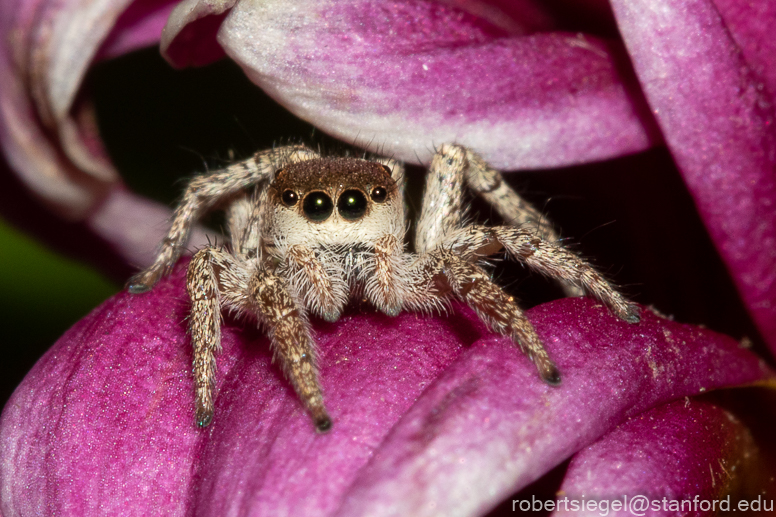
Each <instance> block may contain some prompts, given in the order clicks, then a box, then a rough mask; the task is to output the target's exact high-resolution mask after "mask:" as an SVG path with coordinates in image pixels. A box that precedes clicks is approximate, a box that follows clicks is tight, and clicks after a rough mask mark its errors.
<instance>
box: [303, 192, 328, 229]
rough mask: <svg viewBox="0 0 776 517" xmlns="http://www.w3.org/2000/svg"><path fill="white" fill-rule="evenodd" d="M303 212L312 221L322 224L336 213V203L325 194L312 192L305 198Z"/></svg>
mask: <svg viewBox="0 0 776 517" xmlns="http://www.w3.org/2000/svg"><path fill="white" fill-rule="evenodd" d="M302 210H304V215H306V216H307V218H308V219H310V220H311V221H316V222H321V221H325V220H326V219H328V218H329V216H330V215H331V213H332V212H333V211H334V203H333V202H332V200H331V198H330V197H329V196H328V195H327V194H326V193H325V192H310V193H309V194H307V196H305V198H304V203H303V204H302Z"/></svg>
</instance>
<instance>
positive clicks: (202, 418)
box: [197, 410, 213, 428]
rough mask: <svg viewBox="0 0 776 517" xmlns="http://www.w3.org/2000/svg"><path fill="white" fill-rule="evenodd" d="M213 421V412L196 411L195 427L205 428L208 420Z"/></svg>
mask: <svg viewBox="0 0 776 517" xmlns="http://www.w3.org/2000/svg"><path fill="white" fill-rule="evenodd" d="M212 421H213V412H212V411H205V410H201V411H197V427H202V428H205V427H207V426H209V425H210V422H212Z"/></svg>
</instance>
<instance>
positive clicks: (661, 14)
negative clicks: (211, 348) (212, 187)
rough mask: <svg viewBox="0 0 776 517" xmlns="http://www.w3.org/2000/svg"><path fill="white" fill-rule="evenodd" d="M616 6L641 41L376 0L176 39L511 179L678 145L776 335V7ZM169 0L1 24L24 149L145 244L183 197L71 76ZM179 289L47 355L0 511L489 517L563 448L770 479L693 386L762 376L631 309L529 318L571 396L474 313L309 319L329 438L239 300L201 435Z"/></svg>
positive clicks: (38, 171)
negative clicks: (123, 159) (106, 124)
mask: <svg viewBox="0 0 776 517" xmlns="http://www.w3.org/2000/svg"><path fill="white" fill-rule="evenodd" d="M611 4H612V9H613V12H614V16H615V18H616V21H617V25H618V28H619V31H620V34H621V35H622V42H620V41H619V40H613V39H606V38H600V37H596V36H593V35H590V34H581V33H578V34H570V33H564V32H559V31H557V30H556V29H557V27H556V25H555V23H556V18H557V17H556V16H555V15H556V14H557V13H553V12H549V11H548V10H547V8H546V7H544V6H543V3H536V4H534V3H532V2H530V1H523V2H515V3H512V2H492V3H477V2H423V1H405V2H384V1H360V0H359V1H356V0H352V1H348V2H343V1H337V2H332V1H316V2H313V1H312V0H300V1H294V2H289V1H279V0H275V1H264V2H249V1H241V2H238V1H236V0H232V1H223V2H216V1H210V2H207V1H184V2H182V3H180V4H179V5H178V6H177V7H176V8H175V10H174V11H172V14H171V17H170V20H169V22H167V26H166V28H165V30H164V32H163V33H162V34H161V41H162V47H163V51H164V52H165V55H166V56H167V58H168V59H169V60H170V61H171V62H172V63H173V64H175V65H178V66H184V65H189V64H197V65H198V64H203V63H207V62H209V61H212V60H214V59H216V58H218V57H220V56H222V55H223V54H224V53H225V54H226V55H228V56H229V57H231V58H232V59H233V60H235V61H236V62H237V63H239V64H240V66H242V67H243V69H244V70H245V72H246V74H247V75H248V76H249V77H250V78H251V80H253V81H254V82H255V83H256V84H258V85H259V86H261V87H262V88H263V89H264V90H265V91H266V92H268V93H269V94H270V95H271V96H273V97H274V98H275V99H276V100H278V101H279V102H280V103H282V104H283V105H285V106H286V107H288V108H289V109H290V110H291V111H292V112H294V113H295V114H297V115H299V116H300V117H302V118H304V119H306V120H309V121H311V122H312V123H314V124H315V125H316V126H318V127H320V128H321V129H323V130H324V131H326V132H328V133H331V134H333V135H335V136H338V137H341V138H343V139H344V140H347V141H353V142H356V143H358V144H359V145H362V146H364V147H367V148H371V149H372V150H376V151H380V152H383V153H387V154H391V155H393V156H396V157H398V158H401V159H404V160H407V161H410V162H414V161H418V160H419V161H426V160H427V159H428V157H429V156H430V153H431V152H432V149H433V147H434V146H435V145H439V144H441V143H444V142H450V141H455V142H457V143H461V144H465V145H468V146H471V147H473V148H475V149H476V150H477V151H479V152H480V153H482V154H483V155H484V157H485V158H486V159H487V160H489V161H490V162H491V163H492V164H494V165H495V166H497V167H499V168H502V169H508V170H509V169H531V168H549V167H556V166H563V165H569V164H576V163H583V162H589V161H595V160H603V159H607V158H612V157H616V156H621V155H624V154H630V153H636V152H639V151H643V150H645V149H647V148H649V147H652V146H655V145H659V144H661V143H665V144H666V145H667V146H668V148H669V149H670V151H671V153H672V155H673V157H674V159H675V161H676V163H677V165H678V167H679V169H680V171H681V172H682V174H683V177H684V179H685V181H686V183H687V185H688V188H689V189H690V191H691V193H692V195H693V197H694V199H695V201H696V204H697V206H698V210H699V212H700V214H701V217H702V218H703V221H704V223H705V224H706V226H707V228H708V230H709V233H710V235H711V237H712V239H713V240H714V243H715V245H716V246H717V248H718V250H719V252H720V254H721V255H722V257H723V259H724V261H725V263H726V265H727V267H728V268H729V271H730V273H731V275H732V277H733V278H734V280H735V282H736V285H737V287H738V289H739V291H740V293H741V295H742V297H743V299H744V301H745V303H746V305H747V307H748V309H749V311H750V314H751V315H752V317H753V319H754V320H755V322H756V323H757V325H758V327H759V330H760V332H761V333H762V335H763V337H764V338H765V340H766V341H767V342H768V343H769V344H770V346H771V347H772V349H774V350H776V242H774V232H776V229H775V228H776V224H774V223H776V220H775V219H776V215H775V214H776V183H775V182H776V180H775V179H774V178H775V177H776V176H775V175H774V172H776V167H775V166H774V165H775V164H776V145H775V144H776V141H774V138H775V136H774V131H775V129H774V116H773V114H774V108H773V95H774V92H776V67H775V66H773V65H774V56H776V48H775V47H776V43H774V42H773V40H772V38H771V37H770V35H771V34H772V32H773V29H774V28H776V7H775V6H773V5H771V3H768V2H760V3H754V4H756V5H748V4H747V5H741V3H740V2H733V1H731V0H715V1H714V2H712V1H711V0H693V1H690V0H686V1H679V0H652V1H646V0H636V1H634V0H627V1H621V0H612V2H611ZM572 6H573V3H569V4H568V6H567V7H572ZM172 7H173V5H172V3H170V2H154V1H151V0H144V1H136V2H134V3H130V2H106V3H93V4H83V3H76V2H45V1H41V0H38V1H35V2H33V1H21V0H17V1H6V2H4V3H3V5H2V17H0V20H2V22H1V24H2V25H0V32H2V34H3V36H4V37H3V38H2V39H1V40H0V50H2V52H0V82H1V83H0V143H2V146H3V149H4V151H5V156H6V159H7V161H8V165H9V166H10V169H11V170H13V171H14V172H15V173H16V174H17V175H18V176H19V178H21V180H22V182H23V183H24V184H25V185H27V187H28V188H30V189H31V190H32V191H33V192H34V193H35V194H36V195H37V196H38V197H39V198H41V199H42V200H43V201H44V202H45V203H46V204H47V205H49V206H50V207H52V208H53V209H54V210H56V211H57V212H58V213H60V214H62V215H63V216H66V217H71V218H76V219H80V220H83V221H84V222H85V223H86V225H87V226H88V227H89V228H90V229H91V230H92V231H94V232H95V233H97V234H98V235H100V236H101V237H103V238H105V239H106V240H108V241H109V242H110V243H112V244H113V245H114V246H116V247H117V248H118V249H119V250H120V253H121V254H122V255H123V256H124V257H126V258H127V259H128V260H130V261H131V262H134V263H135V264H146V263H147V262H148V259H149V256H150V253H151V252H152V251H153V249H152V248H151V247H150V246H148V243H149V242H154V241H155V236H154V235H155V234H157V233H158V232H159V231H160V230H162V227H161V225H160V221H163V220H164V219H165V218H166V217H167V216H168V214H169V212H168V211H167V210H166V209H164V208H162V207H160V206H156V205H153V204H152V203H151V202H149V201H148V200H145V199H142V198H140V197H138V196H136V195H134V194H131V193H129V192H128V191H127V190H126V189H125V188H124V187H123V186H122V183H121V180H120V177H119V175H118V173H117V172H116V171H115V170H114V169H113V167H112V165H111V164H110V162H109V160H108V159H107V157H106V155H105V153H104V151H103V150H102V147H101V142H100V139H99V135H98V134H97V133H96V131H95V129H94V128H95V126H94V124H93V120H92V118H91V117H92V113H91V109H90V106H89V104H88V102H87V99H86V98H85V97H84V96H83V95H79V87H80V84H81V81H82V80H83V77H84V74H85V72H86V70H87V68H88V66H89V65H90V64H91V63H93V62H95V61H97V60H100V59H103V58H107V57H111V56H115V55H119V54H121V53H124V52H127V51H129V50H131V49H134V48H138V47H140V46H143V45H146V44H150V43H153V42H155V41H157V40H158V39H159V38H160V32H161V27H162V25H163V24H164V23H165V20H166V19H167V16H168V14H169V13H170V11H171V9H172ZM576 7H578V6H576ZM587 8H589V9H591V10H592V11H593V12H599V13H606V12H607V9H608V7H606V6H603V4H602V3H600V2H589V5H587ZM623 42H624V45H623ZM628 63H630V64H631V65H632V70H633V71H635V73H634V72H632V71H631V68H630V66H631V65H629V64H628ZM127 214H129V215H130V217H131V218H128V217H127ZM183 293H184V290H183V283H182V271H181V269H180V268H179V269H178V270H176V272H175V273H174V275H173V276H172V278H170V279H168V280H166V281H164V282H163V283H162V284H160V285H159V286H158V287H157V288H156V289H155V290H154V291H153V292H152V293H151V294H148V295H144V296H142V297H132V296H129V295H127V294H120V295H118V296H117V297H114V298H113V299H111V300H109V301H108V302H106V303H105V304H104V305H103V306H101V307H100V308H98V309H96V310H95V311H94V312H93V313H92V314H91V315H90V316H88V317H87V318H85V319H84V320H82V321H81V322H80V323H78V324H77V325H76V326H75V327H74V328H73V329H71V330H70V331H69V332H68V333H67V334H66V335H65V336H63V338H62V339H61V340H60V341H59V342H58V343H57V344H56V345H55V346H54V347H53V348H52V349H51V350H50V351H49V352H48V354H47V355H46V356H45V357H44V358H43V359H42V360H41V361H40V362H39V363H38V365H37V366H36V367H35V368H34V370H33V371H32V372H31V373H30V374H29V375H28V377H27V378H26V379H25V381H24V383H23V384H22V385H21V386H20V387H19V389H18V390H17V391H16V393H15V394H14V396H13V398H12V400H11V401H10V402H9V403H8V405H7V406H6V408H5V410H4V412H3V416H2V420H0V458H2V463H0V512H2V515H5V516H6V517H8V516H10V515H32V514H64V515H96V514H101V515H102V514H116V515H147V514H148V513H149V512H153V513H158V514H165V515H166V514H170V515H176V514H193V513H197V514H207V515H232V514H245V515H254V514H272V515H276V514H277V515H299V514H306V513H311V512H313V511H314V512H316V514H324V515H396V514H401V515H405V514H413V515H415V514H418V515H438V514H443V515H481V514H483V513H485V512H487V511H488V510H490V509H491V508H493V507H494V506H495V505H497V504H498V503H499V502H500V501H502V500H504V499H505V498H506V497H508V496H509V495H510V494H512V493H514V492H516V491H517V490H519V489H521V488H523V487H525V486H527V485H529V484H530V483H531V482H533V481H535V480H537V479H539V478H541V477H542V476H543V475H544V474H545V473H547V472H548V471H549V470H550V469H552V468H553V467H555V466H556V465H558V464H561V463H562V462H563V461H565V460H566V459H568V458H571V457H573V459H572V460H571V463H570V464H569V467H568V471H567V472H566V476H565V478H564V481H563V483H562V485H561V490H562V491H563V492H564V493H565V494H567V495H568V496H574V497H582V496H594V497H601V496H602V495H609V496H618V497H619V496H625V495H636V494H644V493H648V495H649V496H650V497H655V498H662V497H667V498H672V497H674V498H681V497H684V496H687V495H688V494H690V495H694V494H698V495H702V496H704V497H707V498H709V499H713V498H714V497H721V496H722V495H724V494H726V493H730V492H731V491H735V490H736V489H737V487H740V486H741V484H743V485H746V486H748V487H750V488H751V487H759V485H757V484H756V483H755V482H750V481H748V479H747V478H746V477H745V476H746V475H749V474H751V473H752V472H758V469H759V468H760V467H761V465H759V464H758V462H757V461H755V460H754V459H753V458H755V459H756V458H757V457H758V455H759V452H758V445H757V444H756V443H755V441H754V439H753V438H752V435H751V433H750V431H749V430H748V429H747V427H746V426H744V425H743V424H741V423H740V422H738V421H736V420H735V419H734V418H733V417H732V416H731V415H730V414H729V413H727V412H726V411H725V410H723V409H721V408H720V407H719V406H717V405H712V404H711V403H709V402H708V401H703V400H696V399H694V398H693V399H689V398H687V399H685V397H690V396H694V395H698V394H700V393H702V392H705V391H708V390H713V389H716V388H723V387H728V386H737V385H750V384H754V383H760V384H767V385H769V386H773V382H774V381H773V374H772V373H771V372H770V370H768V368H767V367H766V366H764V364H763V363H762V361H761V360H759V359H758V358H757V357H756V356H754V355H753V354H752V353H751V352H750V351H748V350H746V349H743V348H742V347H740V346H739V344H738V343H737V342H735V341H734V340H732V339H730V338H727V337H724V336H721V335H719V334H715V333H713V332H711V331H707V330H703V329H701V328H698V327H691V326H686V325H682V324H679V323H675V322H672V321H669V320H667V319H663V318H661V317H659V316H656V315H655V314H653V313H651V312H650V311H648V310H646V309H645V310H644V320H643V321H642V323H640V324H639V325H636V326H631V325H628V324H625V323H622V322H620V321H618V320H616V319H615V318H613V317H612V316H611V315H610V314H609V313H608V312H607V311H606V310H605V309H604V308H602V307H601V306H599V305H597V304H596V303H595V302H593V301H592V300H589V299H565V300H559V301H556V302H552V303H549V304H544V305H541V306H538V307H536V308H534V309H533V310H531V311H529V316H530V318H531V320H532V322H533V323H534V325H535V326H536V328H537V330H538V332H539V334H540V335H541V336H542V338H543V339H544V340H545V343H546V344H547V347H548V349H549V351H550V353H551V354H552V355H553V357H554V358H555V359H556V361H557V363H558V365H559V367H560V368H561V369H562V371H563V373H564V381H563V386H562V387H561V388H550V387H548V386H546V385H544V384H542V383H541V382H539V381H538V379H537V378H536V374H535V372H534V371H533V369H532V368H531V365H530V363H529V362H528V361H527V359H525V358H524V357H522V356H521V355H520V354H519V353H518V352H517V350H516V349H515V348H514V346H513V345H511V344H510V343H509V342H508V341H507V340H505V339H503V338H499V337H496V336H493V335H491V334H489V333H488V332H487V331H486V330H485V329H484V327H483V326H482V324H480V323H479V322H478V320H477V319H476V318H475V317H474V316H473V314H472V313H471V312H470V311H469V310H468V309H466V308H464V307H456V308H455V314H454V316H451V317H435V318H419V317H416V316H414V315H407V314H404V315H401V316H400V317H398V318H395V319H389V318H385V317H383V316H379V315H377V314H374V313H372V312H371V311H368V310H367V311H364V312H363V313H358V314H356V313H351V314H350V315H349V316H347V317H346V318H344V319H343V320H342V321H340V322H338V323H337V324H333V325H329V324H326V325H324V324H319V325H318V326H317V327H316V332H317V336H318V341H319V344H320V350H321V367H322V382H323V387H324V390H325V394H326V398H327V403H328V407H329V409H330V411H331V413H332V416H333V418H334V420H335V428H334V430H333V432H332V433H331V434H329V435H325V436H321V435H316V434H315V433H314V432H313V431H312V427H311V425H310V422H309V419H308V417H307V415H306V414H305V413H304V411H303V410H302V408H301V406H300V404H299V402H298V401H297V400H296V397H295V396H294V395H293V393H292V391H291V389H290V388H289V386H288V385H287V383H286V382H285V381H284V380H283V378H282V375H281V373H280V372H279V370H278V369H277V368H276V367H275V366H273V365H271V364H270V363H271V360H270V359H271V357H270V353H269V352H268V347H267V341H266V339H264V338H263V337H262V336H261V334H260V333H259V332H258V331H255V330H253V325H252V324H249V323H244V324H235V322H232V321H229V320H227V321H228V325H227V327H226V329H225V331H224V353H223V354H221V356H220V357H219V384H218V386H217V391H218V396H217V399H216V417H215V420H214V423H213V425H212V426H211V427H210V428H208V429H207V430H205V431H202V430H198V429H196V428H195V426H194V419H193V410H192V404H193V394H192V380H191V378H190V373H189V370H190V362H191V359H190V351H189V345H188V341H187V337H186V333H185V321H184V320H185V317H186V311H187V304H186V302H185V297H184V295H183ZM618 426H619V427H618ZM709 428H711V429H714V430H715V432H714V433H711V434H709V433H708V432H705V430H706V429H709ZM707 465H708V466H709V467H707ZM718 466H719V468H718ZM733 467H735V468H733ZM708 470H710V475H707V474H708V472H707V471H708ZM731 472H732V474H731ZM723 474H724V475H723ZM725 475H727V477H726V476H725ZM753 479H755V480H759V479H767V475H766V476H764V477H763V476H760V477H758V476H754V477H753ZM738 493H739V494H743V493H746V492H738ZM195 510H196V511H195ZM558 511H559V512H560V513H568V512H567V510H566V509H562V508H558ZM571 513H575V512H571ZM576 513H578V512H576ZM615 513H616V512H615ZM700 513H702V511H701V512H700ZM668 514H671V510H670V509H669V510H657V511H654V512H653V513H652V514H651V515H668Z"/></svg>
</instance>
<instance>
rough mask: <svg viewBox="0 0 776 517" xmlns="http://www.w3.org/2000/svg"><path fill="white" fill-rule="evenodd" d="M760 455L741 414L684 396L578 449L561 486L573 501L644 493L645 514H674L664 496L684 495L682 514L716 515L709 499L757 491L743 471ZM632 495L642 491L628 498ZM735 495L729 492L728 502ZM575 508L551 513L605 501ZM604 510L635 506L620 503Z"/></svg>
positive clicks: (678, 497)
mask: <svg viewBox="0 0 776 517" xmlns="http://www.w3.org/2000/svg"><path fill="white" fill-rule="evenodd" d="M712 430H713V431H712ZM759 461H760V457H759V451H758V449H757V446H756V445H755V443H754V440H753V438H752V435H751V434H750V432H749V430H748V429H747V428H746V427H745V426H744V425H743V424H742V423H741V422H740V421H738V420H737V419H736V418H735V417H734V416H733V415H731V414H730V413H728V412H727V411H725V410H723V409H720V408H719V407H717V406H714V405H713V404H710V403H708V402H698V401H690V400H689V399H688V400H687V401H683V400H682V401H676V402H672V403H670V404H667V405H665V406H661V407H659V408H657V409H653V410H651V411H648V412H645V413H643V414H641V415H639V416H637V417H635V418H632V419H630V420H628V421H627V422H625V423H624V424H622V425H621V426H620V427H618V428H617V429H615V430H614V431H612V432H611V433H609V434H608V435H607V436H606V437H604V438H602V439H601V440H599V441H598V442H596V443H594V444H593V445H591V446H590V447H587V448H586V449H583V450H582V451H580V452H579V453H578V454H577V455H576V456H575V457H574V459H573V460H572V461H571V464H570V465H569V468H568V470H567V471H566V476H565V478H564V480H563V484H562V485H561V487H560V490H559V493H561V494H563V496H564V497H567V498H569V499H574V500H576V501H577V502H578V503H577V505H579V501H580V500H582V499H583V498H585V499H587V500H604V501H607V502H608V503H609V507H610V508H611V501H614V500H615V499H617V500H619V501H621V503H624V504H626V505H627V504H628V501H631V503H630V504H631V505H633V504H636V505H638V504H642V502H644V501H646V502H648V504H649V506H648V507H647V509H646V511H645V512H644V513H643V514H644V515H650V516H658V515H665V516H669V515H676V514H677V512H676V511H671V510H669V509H668V508H667V506H666V508H665V509H664V508H663V507H662V506H661V504H662V501H661V500H662V499H663V498H666V499H667V500H668V501H669V502H670V501H675V500H676V501H683V500H684V501H689V502H688V503H685V504H686V505H688V506H685V507H684V508H682V510H684V512H682V513H683V514H685V515H713V514H716V513H717V512H710V511H708V510H710V509H711V508H710V507H709V508H706V504H709V505H710V504H711V502H712V501H715V502H716V503H717V504H719V502H720V500H722V499H724V498H725V497H726V496H728V495H729V494H730V493H731V491H734V492H737V491H746V492H745V493H749V494H753V493H757V492H758V490H757V489H758V487H757V486H752V485H751V480H749V479H747V478H746V476H747V475H748V474H751V473H752V471H753V470H755V469H756V466H757V463H758V462H759ZM747 485H748V486H747ZM637 496H641V497H644V498H645V499H641V498H638V499H636V502H635V503H634V502H632V501H634V498H636V497H637ZM695 496H697V499H696V500H695V506H694V507H693V502H692V501H693V499H694V498H695ZM626 497H627V499H626ZM701 501H703V503H701ZM707 502H708V503H707ZM655 503H657V507H655V506H654V505H655ZM736 503H737V501H736V500H735V499H733V500H732V504H731V508H732V509H735V508H736V506H735V505H736ZM577 508H579V506H577ZM573 510H574V508H573V506H569V502H566V503H563V506H561V507H559V508H558V511H556V512H555V515H559V516H560V515H593V514H599V511H602V510H603V508H600V509H593V510H591V511H573ZM704 510H706V511H704ZM609 515H633V513H631V511H630V510H629V507H628V506H625V507H624V508H622V509H621V510H618V511H612V512H611V513H609Z"/></svg>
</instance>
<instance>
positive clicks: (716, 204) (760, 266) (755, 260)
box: [612, 0, 776, 350]
mask: <svg viewBox="0 0 776 517" xmlns="http://www.w3.org/2000/svg"><path fill="white" fill-rule="evenodd" d="M612 5H613V7H614V11H615V14H616V16H617V20H618V23H619V26H620V30H621V33H622V35H623V38H624V40H625V43H626V46H627V47H628V50H629V52H630V54H631V57H632V59H633V63H634V67H635V69H636V73H637V75H638V76H639V80H640V82H641V84H642V86H643V88H644V91H645V93H646V95H647V99H648V101H649V103H650V106H651V107H652V108H653V110H654V113H655V115H656V117H657V120H658V122H659V124H660V126H661V129H662V131H663V134H664V135H665V138H666V142H667V143H668V146H669V147H670V149H671V152H672V154H673V155H674V158H675V160H676V162H677V164H678V165H679V168H680V169H681V171H682V174H683V176H684V179H685V182H686V183H687V185H688V186H689V188H690V191H691V192H692V194H693V196H694V198H695V202H696V203H697V205H698V209H699V211H700V213H701V216H702V217H703V219H704V222H705V224H706V227H707V228H708V230H709V233H710V234H711V237H712V239H713V240H714V242H715V244H716V246H717V249H718V250H719V252H720V254H721V255H722V258H723V260H724V261H725V262H726V264H727V266H728V268H729V269H730V272H731V274H732V275H733V278H734V279H735V281H736V284H737V286H738V289H739V291H740V292H741V295H742V297H743V299H744V301H745V303H746V304H747V305H748V307H749V310H750V312H751V314H752V317H753V319H754V320H755V322H756V323H757V325H758V327H759V329H760V331H761V332H762V334H763V336H764V337H765V339H766V341H768V342H769V344H770V346H771V349H772V350H776V124H775V123H774V121H775V117H774V106H773V103H774V100H776V99H774V97H773V92H772V91H769V90H768V88H766V87H765V83H763V80H762V79H761V77H760V76H759V75H758V74H757V68H758V67H757V66H752V65H751V64H750V63H749V62H748V60H747V59H748V56H747V54H746V53H742V52H741V49H740V48H739V46H738V45H737V44H736V41H735V40H734V39H733V38H732V37H731V34H730V32H729V30H728V27H727V25H726V24H725V23H724V20H723V19H722V18H721V17H720V14H719V12H718V11H717V9H716V7H715V5H714V4H713V3H712V2H711V1H710V0H692V1H684V0H638V1H633V0H613V1H612ZM758 23H760V25H757V24H758ZM768 24H770V26H771V27H773V26H774V24H776V22H774V21H773V19H771V20H770V21H769V22H757V21H756V20H754V21H752V22H751V25H749V27H750V28H753V27H760V28H763V27H766V26H767V25H768ZM772 33H773V31H772V30H771V31H769V32H767V36H764V37H765V38H771V39H772ZM744 40H746V41H751V40H747V39H746V38H743V39H742V41H744ZM773 59H774V58H773V56H771V60H773ZM760 64H761V63H760ZM755 65H757V62H756V61H755ZM760 68H761V66H760ZM688 70H689V71H691V72H690V73H688Z"/></svg>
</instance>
